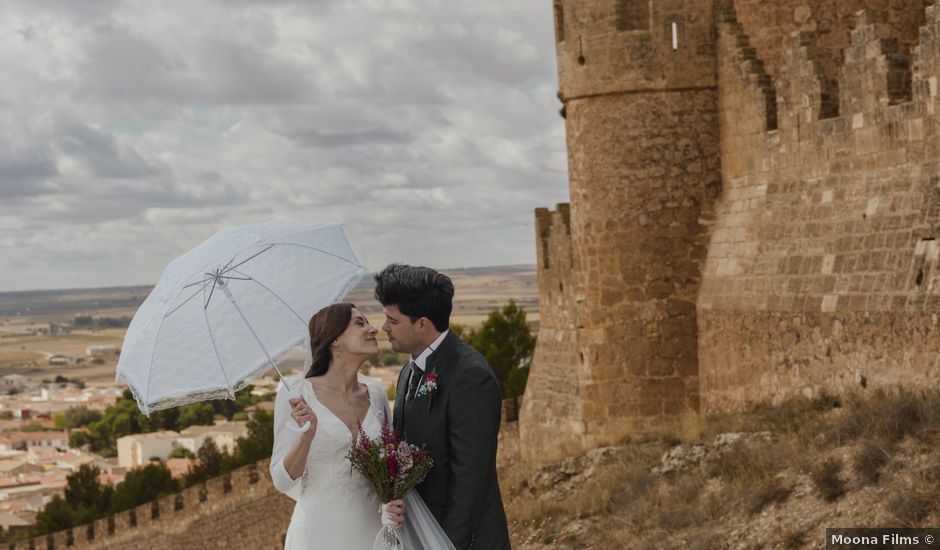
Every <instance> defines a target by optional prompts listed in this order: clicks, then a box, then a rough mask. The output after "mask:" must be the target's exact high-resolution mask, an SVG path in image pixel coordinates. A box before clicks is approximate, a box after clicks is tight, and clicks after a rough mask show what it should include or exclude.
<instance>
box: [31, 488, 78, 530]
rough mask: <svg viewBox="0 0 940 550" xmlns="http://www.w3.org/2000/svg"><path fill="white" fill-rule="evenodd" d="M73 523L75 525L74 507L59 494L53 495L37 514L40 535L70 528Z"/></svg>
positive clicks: (37, 527)
mask: <svg viewBox="0 0 940 550" xmlns="http://www.w3.org/2000/svg"><path fill="white" fill-rule="evenodd" d="M73 525H75V519H74V518H73V517H72V508H71V507H70V506H69V504H68V502H66V501H65V499H64V498H62V497H61V496H59V495H55V496H54V497H52V500H51V501H49V503H48V504H46V506H45V507H44V508H43V509H42V510H40V511H39V513H38V514H36V527H35V529H36V533H37V534H40V535H41V534H45V533H54V532H56V531H61V530H63V529H69V528H70V527H72V526H73Z"/></svg>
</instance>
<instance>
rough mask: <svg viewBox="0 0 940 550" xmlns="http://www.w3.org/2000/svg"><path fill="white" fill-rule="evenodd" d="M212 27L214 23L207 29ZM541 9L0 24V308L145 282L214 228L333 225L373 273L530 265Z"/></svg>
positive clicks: (9, 19) (52, 5)
mask: <svg viewBox="0 0 940 550" xmlns="http://www.w3.org/2000/svg"><path fill="white" fill-rule="evenodd" d="M208 22H211V24H208ZM551 25H552V23H551V13H550V7H546V6H545V5H542V3H539V2H508V3H507V2H499V1H497V0H478V1H475V2H447V3H445V2H439V1H436V0H389V1H383V2H375V1H373V0H349V1H347V2H339V1H336V0H329V1H302V0H279V1H269V0H257V1H252V0H236V1H228V0H226V1H221V0H217V1H216V2H191V1H188V0H166V1H164V2H150V1H147V0H113V1H97V0H96V1H92V0H58V1H55V0H37V1H35V2H22V3H15V4H14V3H8V4H5V5H4V6H3V7H0V36H6V37H7V38H6V39H5V42H4V47H3V48H0V65H2V66H3V67H4V74H5V79H4V86H3V87H2V88H0V139H4V141H5V143H9V144H10V146H9V147H7V148H6V149H5V151H4V152H2V153H0V256H2V257H3V258H4V265H5V266H8V268H7V269H4V270H0V291H2V290H13V289H28V288H42V287H46V288H54V287H65V286H102V285H119V284H140V283H152V282H153V281H155V280H156V279H157V277H158V276H159V274H160V272H161V271H162V268H163V267H164V266H165V265H166V264H167V263H168V262H169V261H170V260H171V259H172V258H173V257H175V256H177V255H179V254H181V253H183V252H184V251H185V250H187V249H188V248H190V247H192V246H194V245H196V244H198V243H199V242H200V241H201V240H203V239H205V238H207V237H208V236H209V235H211V234H212V233H213V232H214V231H217V230H218V229H221V228H222V227H225V226H229V225H241V224H247V223H254V222H259V221H263V220H268V219H272V218H280V217H291V216H299V217H308V218H315V219H324V220H326V219H329V220H336V221H341V222H344V223H346V224H347V227H348V229H349V233H350V235H351V236H352V238H353V240H354V244H355V245H356V246H357V249H358V251H359V252H360V253H361V254H362V256H363V257H365V258H366V259H367V260H368V261H369V262H370V266H371V267H373V268H376V267H381V266H382V265H384V264H385V263H387V262H390V261H408V262H414V263H422V264H426V265H436V266H439V267H457V266H471V265H493V264H509V263H512V264H518V263H527V262H528V263H531V262H534V259H535V245H534V228H533V227H532V221H531V220H532V210H533V209H534V208H535V207H537V206H550V205H553V204H555V203H556V202H562V201H565V200H567V185H566V180H567V177H566V166H565V163H566V153H565V143H564V126H563V121H562V120H561V118H560V117H559V116H558V114H557V110H558V102H557V99H556V98H555V89H556V84H555V64H554V45H553V43H552V40H553V39H552V26H551Z"/></svg>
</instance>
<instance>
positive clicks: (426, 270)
mask: <svg viewBox="0 0 940 550" xmlns="http://www.w3.org/2000/svg"><path fill="white" fill-rule="evenodd" d="M375 299H376V300H378V301H379V303H380V304H382V305H383V306H397V307H398V310H399V311H401V312H402V314H404V315H407V316H408V317H409V318H410V319H411V322H412V323H414V322H415V321H417V320H418V318H419V317H427V318H428V319H430V321H431V323H433V324H434V328H436V329H437V330H438V332H444V331H445V330H447V329H448V328H450V312H451V311H452V310H453V308H454V283H453V282H451V280H450V277H448V276H447V275H444V274H442V273H438V272H437V271H435V270H433V269H431V268H430V267H420V266H419V267H415V266H410V265H402V264H389V266H388V267H386V268H385V269H383V270H382V271H380V272H378V273H376V274H375Z"/></svg>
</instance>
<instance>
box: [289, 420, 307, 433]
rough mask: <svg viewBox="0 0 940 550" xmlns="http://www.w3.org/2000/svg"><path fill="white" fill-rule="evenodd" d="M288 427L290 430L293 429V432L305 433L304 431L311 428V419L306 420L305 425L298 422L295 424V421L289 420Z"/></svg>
mask: <svg viewBox="0 0 940 550" xmlns="http://www.w3.org/2000/svg"><path fill="white" fill-rule="evenodd" d="M287 429H288V430H290V431H292V432H294V433H298V434H302V433H304V432H306V431H309V430H310V421H309V420H308V421H306V422H304V425H303V426H298V425H297V424H295V423H293V422H288V423H287Z"/></svg>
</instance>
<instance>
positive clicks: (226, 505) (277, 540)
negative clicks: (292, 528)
mask: <svg viewBox="0 0 940 550" xmlns="http://www.w3.org/2000/svg"><path fill="white" fill-rule="evenodd" d="M292 509H293V501H292V500H290V499H289V498H288V497H286V496H284V495H283V494H281V493H279V492H278V491H277V490H276V489H275V488H274V485H273V483H272V481H271V477H270V474H269V472H268V461H267V460H265V461H261V462H258V463H256V464H250V465H248V466H243V467H241V468H238V469H236V470H233V471H232V472H231V473H229V474H228V475H224V476H220V477H216V478H213V479H210V480H208V481H207V482H205V483H204V484H200V485H195V486H193V487H188V488H186V489H183V490H182V491H180V492H179V493H176V494H173V495H167V496H165V497H163V498H160V499H158V500H155V501H152V502H148V503H146V504H141V505H140V506H137V507H136V508H132V509H130V510H127V511H124V512H121V513H119V514H114V515H113V516H109V517H107V518H103V519H99V520H97V521H94V522H92V523H89V524H85V525H80V526H77V527H74V528H72V529H69V530H66V531H59V532H56V533H52V534H50V535H46V536H43V537H38V538H34V539H30V540H27V541H22V542H17V543H11V544H9V546H7V548H9V550H24V549H29V550H38V549H43V550H47V549H48V550H51V549H55V548H66V547H69V548H75V549H81V548H95V549H118V548H277V547H280V545H281V544H282V537H283V535H284V534H285V533H286V532H287V526H288V524H289V523H290V514H291V510H292Z"/></svg>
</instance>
